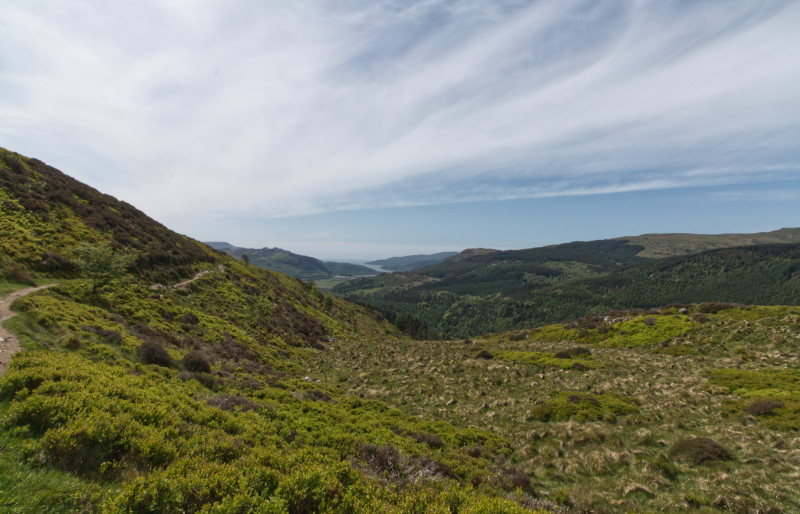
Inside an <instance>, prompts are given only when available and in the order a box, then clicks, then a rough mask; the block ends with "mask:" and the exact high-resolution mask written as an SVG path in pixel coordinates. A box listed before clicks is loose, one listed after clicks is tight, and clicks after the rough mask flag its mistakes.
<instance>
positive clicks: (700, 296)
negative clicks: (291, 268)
mask: <svg viewBox="0 0 800 514" xmlns="http://www.w3.org/2000/svg"><path fill="white" fill-rule="evenodd" d="M610 243H613V244H610ZM640 249H641V247H639V246H632V245H626V244H624V241H598V242H591V243H580V244H579V243H570V244H569V245H558V246H553V247H545V248H539V249H533V250H520V251H513V252H493V253H487V254H480V255H477V256H474V257H469V258H466V259H462V260H460V261H456V262H452V261H448V262H444V263H441V264H439V265H436V266H431V267H429V268H426V269H423V270H421V271H418V272H417V273H411V274H393V275H391V276H390V277H384V276H381V277H375V278H365V279H358V280H353V281H350V282H348V283H346V284H342V285H339V286H336V287H335V288H334V289H333V291H334V292H335V293H337V294H340V295H342V296H344V297H346V298H348V299H351V300H354V301H358V302H360V303H362V304H364V305H369V306H373V307H376V308H380V309H384V310H393V311H395V312H397V313H398V314H403V315H407V316H414V317H416V318H419V319H421V320H423V321H425V322H426V323H428V324H429V325H430V326H431V328H433V329H434V330H436V331H437V332H439V333H442V334H445V335H447V336H450V337H473V336H476V335H479V334H483V333H488V332H498V331H504V330H512V329H526V328H533V327H537V326H541V325H545V324H548V323H556V322H566V321H568V320H572V319H575V318H580V317H582V316H587V315H589V316H591V315H599V314H602V313H606V312H608V311H611V310H613V309H632V308H640V309H650V308H654V307H659V306H662V305H669V304H675V303H690V302H694V303H700V302H710V301H724V302H740V303H749V304H766V305H771V304H782V305H797V304H800V287H798V285H800V244H784V245H760V246H750V247H743V248H733V249H724V250H715V251H710V252H706V253H702V254H697V255H691V256H683V257H673V258H668V259H660V260H651V261H644V260H643V259H641V258H640V257H637V256H636V255H635V254H636V252H637V251H639V250H640Z"/></svg>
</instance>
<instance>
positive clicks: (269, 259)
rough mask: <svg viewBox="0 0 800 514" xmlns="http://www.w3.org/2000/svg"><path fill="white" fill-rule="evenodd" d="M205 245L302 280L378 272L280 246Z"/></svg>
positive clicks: (221, 243) (210, 243) (222, 243)
mask: <svg viewBox="0 0 800 514" xmlns="http://www.w3.org/2000/svg"><path fill="white" fill-rule="evenodd" d="M206 244H207V245H208V246H210V247H212V248H215V249H217V250H221V251H223V252H225V253H227V254H228V255H232V256H233V257H236V258H237V259H241V258H242V255H247V258H248V259H250V263H251V264H253V265H255V266H258V267H259V268H264V269H269V270H272V271H278V272H280V273H283V274H285V275H289V276H290V277H295V278H299V279H300V280H320V279H323V278H331V277H336V276H343V277H358V276H365V275H366V276H372V275H375V270H373V269H372V268H368V267H366V266H360V265H358V264H350V263H346V262H323V261H321V260H319V259H315V258H314V257H308V256H305V255H298V254H296V253H292V252H290V251H288V250H283V249H281V248H260V249H257V248H242V247H239V246H234V245H232V244H230V243H225V242H214V241H212V242H208V243H206Z"/></svg>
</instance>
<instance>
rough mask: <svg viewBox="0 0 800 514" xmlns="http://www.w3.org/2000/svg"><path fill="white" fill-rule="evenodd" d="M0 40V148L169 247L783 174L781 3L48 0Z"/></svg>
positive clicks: (790, 63)
mask: <svg viewBox="0 0 800 514" xmlns="http://www.w3.org/2000/svg"><path fill="white" fill-rule="evenodd" d="M487 4H490V5H487ZM0 23H2V26H0V29H1V30H0V119H2V120H3V124H4V125H5V126H4V127H3V128H2V130H0V144H2V145H3V146H7V147H9V148H11V149H13V150H17V151H20V152H23V153H28V154H30V155H34V156H37V157H40V158H42V159H43V160H45V161H47V162H49V163H51V164H54V165H57V166H59V167H60V168H62V169H64V170H65V171H68V172H70V173H73V174H75V175H77V176H78V178H81V179H83V180H86V181H88V182H90V183H92V184H93V185H95V186H97V187H99V188H101V189H103V190H105V191H108V192H111V193H112V194H116V195H117V196H119V197H121V198H123V199H125V200H127V201H129V202H131V203H134V204H136V205H137V206H140V207H141V208H143V209H144V210H145V211H147V212H149V213H152V214H153V215H155V216H156V217H157V218H159V219H161V220H162V221H166V222H170V220H172V219H175V220H178V219H180V220H181V221H180V224H181V228H182V229H183V230H191V229H192V223H196V224H198V226H199V225H200V224H202V223H204V222H205V220H210V219H214V218H215V217H220V216H236V215H242V216H245V215H246V216H263V217H265V218H269V217H280V216H292V215H298V214H305V213H310V212H324V211H326V210H336V209H360V208H370V207H376V206H391V205H420V204H437V203H443V202H459V201H472V200H496V199H507V198H529V197H542V196H557V195H574V194H603V193H609V192H618V191H635V190H644V189H659V188H674V187H685V186H689V185H709V184H725V183H746V182H747V181H757V180H758V179H759V177H761V176H763V174H764V173H769V174H770V176H771V177H774V178H777V179H780V178H781V177H790V176H796V174H797V171H798V168H800V165H799V163H800V150H798V146H797V141H800V121H799V120H800V88H798V87H797V84H800V60H798V59H797V55H796V53H797V49H798V48H800V32H799V31H797V30H796V27H797V26H800V5H799V4H798V3H797V2H789V1H763V2H745V1H738V2H737V1H734V2H724V3H723V2H687V1H655V0H649V1H647V0H645V1H641V2H624V3H620V2H612V1H607V2H596V1H582V0H558V1H554V0H541V1H536V2H519V1H508V2H492V3H487V2H477V1H474V2H450V1H444V0H441V1H439V0H429V1H421V2H393V1H383V2H366V1H357V0H348V1H344V2H314V1H304V2H256V1H251V0H237V1H228V2H222V1H208V2H203V3H201V4H200V5H198V4H196V3H194V2H185V1H175V2H160V1H159V2H156V1H141V2H136V3H134V4H117V3H112V4H109V3H107V2H99V1H96V2H93V1H88V2H73V1H67V0H64V1H61V2H49V1H48V2H44V1H43V2H34V1H31V2H24V3H19V4H18V5H16V6H13V5H12V6H4V8H3V11H2V13H0Z"/></svg>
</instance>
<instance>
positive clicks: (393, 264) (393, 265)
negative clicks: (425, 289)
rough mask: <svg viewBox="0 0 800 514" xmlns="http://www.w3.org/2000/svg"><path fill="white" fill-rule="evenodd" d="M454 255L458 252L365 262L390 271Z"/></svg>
mask: <svg viewBox="0 0 800 514" xmlns="http://www.w3.org/2000/svg"><path fill="white" fill-rule="evenodd" d="M456 255H458V252H441V253H434V254H432V255H407V256H405V257H390V258H388V259H381V260H377V261H371V262H368V263H367V264H371V265H373V266H381V267H382V268H383V269H387V270H391V271H411V270H414V269H417V268H421V267H423V266H430V265H432V264H437V263H439V262H442V261H444V260H447V259H449V258H451V257H455V256H456Z"/></svg>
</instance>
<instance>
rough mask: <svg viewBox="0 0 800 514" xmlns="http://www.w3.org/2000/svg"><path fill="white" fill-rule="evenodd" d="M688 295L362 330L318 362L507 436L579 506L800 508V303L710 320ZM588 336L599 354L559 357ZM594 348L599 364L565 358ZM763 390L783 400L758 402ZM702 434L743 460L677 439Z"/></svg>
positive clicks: (541, 489)
mask: <svg viewBox="0 0 800 514" xmlns="http://www.w3.org/2000/svg"><path fill="white" fill-rule="evenodd" d="M678 307H681V308H683V306H677V307H675V308H670V309H663V310H662V311H661V313H660V314H653V313H640V314H636V313H634V314H626V315H625V316H621V317H625V318H628V319H624V320H618V321H616V322H614V323H613V324H609V323H608V322H607V321H604V320H603V318H599V321H591V322H587V323H585V326H584V327H583V328H581V327H579V326H578V325H577V323H576V325H575V326H574V327H570V326H566V327H565V326H564V325H553V326H548V327H542V328H541V329H538V330H531V331H527V332H525V333H524V334H523V336H522V337H519V332H513V333H509V334H496V335H486V336H483V337H479V338H472V339H471V340H470V342H469V343H465V342H463V341H426V342H413V341H403V342H400V343H384V342H382V341H380V340H377V339H375V340H364V341H354V340H351V341H347V342H345V343H342V344H337V345H335V346H332V347H331V348H329V349H328V350H326V351H325V352H322V353H320V354H319V355H317V356H316V357H315V358H314V359H313V360H312V365H311V367H310V369H309V371H310V373H311V374H312V375H313V376H315V377H320V378H321V377H322V372H323V371H325V373H327V374H328V375H329V376H335V377H336V379H335V380H336V383H337V384H339V385H340V386H341V387H343V388H346V389H347V390H348V391H350V392H352V393H354V394H357V395H361V396H363V397H364V398H376V399H381V400H382V401H385V402H388V403H389V404H391V405H393V406H395V407H397V408H399V409H401V410H404V411H405V412H408V413H410V414H413V415H416V416H420V417H424V418H431V417H432V418H434V419H439V420H444V421H448V422H451V423H453V424H455V425H457V426H463V427H469V426H473V427H482V428H487V429H489V430H491V431H493V432H495V433H497V434H498V435H502V436H503V437H505V438H507V439H508V440H509V442H510V443H511V448H512V451H511V453H510V454H509V455H508V457H507V462H508V464H507V466H508V467H509V468H513V469H516V470H519V469H522V470H524V472H525V474H526V475H527V476H528V477H530V480H531V483H532V487H533V488H534V489H535V491H536V493H537V494H538V495H539V497H540V498H545V499H550V500H555V501H557V502H558V503H560V504H562V505H569V506H571V507H572V508H574V509H576V510H578V511H580V510H588V511H598V512H604V511H606V512H616V511H625V510H638V511H677V510H684V509H687V508H690V507H691V508H706V509H728V510H732V511H754V510H758V509H762V510H764V511H769V510H774V511H787V510H789V511H791V510H800V492H798V491H797V489H796V487H795V482H796V480H798V479H800V475H798V474H797V469H800V437H797V434H796V431H797V430H800V421H798V419H796V418H795V417H794V414H792V412H793V411H792V410H791V409H793V408H794V403H793V402H794V401H795V400H794V399H795V398H796V397H795V394H796V391H797V390H798V387H797V385H796V382H795V380H796V378H797V377H795V374H796V371H795V370H796V369H798V368H800V328H798V327H800V308H796V307H741V306H725V308H724V309H716V308H714V309H712V308H708V309H706V310H709V311H714V310H716V312H708V313H707V314H703V315H704V316H706V317H708V322H706V323H695V322H693V321H691V315H692V314H694V313H695V312H696V311H694V307H693V306H688V307H689V312H688V313H687V314H679V313H678V310H679V309H678ZM648 318H653V319H655V320H656V321H655V322H652V321H648V322H645V320H646V319H648ZM613 319H614V317H612V318H611V319H610V320H609V321H613ZM592 324H595V325H594V326H591V325H592ZM602 324H605V325H606V326H607V327H608V328H607V329H605V330H604V329H602V328H601V329H600V332H602V333H599V334H598V330H597V329H598V328H599V327H601V326H602ZM581 331H585V332H583V334H582V335H581ZM623 331H625V332H626V333H624V334H623V333H622V332H623ZM509 335H513V336H514V337H509ZM576 346H580V347H583V348H586V349H588V350H589V352H590V354H591V355H586V354H583V355H575V356H571V357H572V358H571V359H566V358H557V357H556V354H559V355H561V356H566V353H568V352H569V350H570V349H573V348H575V347H576ZM480 351H486V352H487V353H491V354H492V355H493V357H494V358H493V359H489V360H487V359H480V358H476V355H477V354H478V353H479V352H480ZM561 352H563V353H561ZM582 360H585V361H586V363H588V364H591V365H586V366H585V367H576V366H572V367H570V366H563V365H561V364H562V363H563V364H566V363H568V362H581V361H582ZM792 391H794V393H793V392H792ZM592 400H594V401H592ZM760 400H769V401H771V402H774V403H772V404H771V407H772V408H771V409H762V411H759V412H756V413H749V412H747V408H748V406H750V405H752V404H754V402H756V401H760ZM777 402H782V403H783V405H782V406H781V405H778V403H777ZM531 413H539V414H540V415H531ZM545 414H546V415H545ZM704 438H705V439H708V440H711V441H713V442H714V443H715V444H717V445H719V447H721V448H723V449H724V450H725V451H727V452H728V453H729V454H730V455H733V456H734V457H735V458H734V459H733V460H724V459H722V460H720V459H709V460H706V461H705V462H703V463H702V465H697V464H696V463H695V462H693V461H691V459H685V458H683V456H682V455H680V454H678V453H672V454H671V453H670V449H671V448H673V447H675V445H676V444H678V443H680V442H681V441H687V440H688V441H694V440H697V439H699V440H701V441H703V440H705V439H704ZM473 451H474V449H473ZM498 483H499V482H498Z"/></svg>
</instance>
